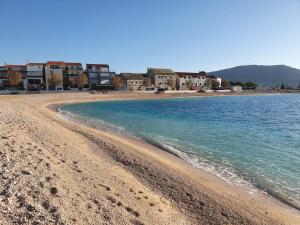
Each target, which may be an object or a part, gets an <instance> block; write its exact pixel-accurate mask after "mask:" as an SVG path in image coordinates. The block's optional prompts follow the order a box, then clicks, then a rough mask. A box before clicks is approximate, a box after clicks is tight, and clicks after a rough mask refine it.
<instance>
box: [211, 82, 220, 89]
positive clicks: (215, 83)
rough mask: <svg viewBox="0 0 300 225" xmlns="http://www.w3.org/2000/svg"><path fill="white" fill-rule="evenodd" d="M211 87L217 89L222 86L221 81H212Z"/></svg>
mask: <svg viewBox="0 0 300 225" xmlns="http://www.w3.org/2000/svg"><path fill="white" fill-rule="evenodd" d="M211 87H212V89H213V90H215V89H217V88H218V87H220V83H219V82H218V81H216V80H213V81H212V84H211Z"/></svg>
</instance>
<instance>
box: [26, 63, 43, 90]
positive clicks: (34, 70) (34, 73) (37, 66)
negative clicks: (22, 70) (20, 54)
mask: <svg viewBox="0 0 300 225" xmlns="http://www.w3.org/2000/svg"><path fill="white" fill-rule="evenodd" d="M26 67H27V75H26V78H25V81H24V88H25V89H26V90H28V89H42V87H43V85H44V83H45V80H44V73H45V64H44V63H27V64H26Z"/></svg>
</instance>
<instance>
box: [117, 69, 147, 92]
mask: <svg viewBox="0 0 300 225" xmlns="http://www.w3.org/2000/svg"><path fill="white" fill-rule="evenodd" d="M121 76H122V77H124V78H125V80H126V87H127V90H129V91H145V90H147V88H150V87H151V79H150V78H149V77H148V76H147V74H145V73H121Z"/></svg>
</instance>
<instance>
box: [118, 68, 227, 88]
mask: <svg viewBox="0 0 300 225" xmlns="http://www.w3.org/2000/svg"><path fill="white" fill-rule="evenodd" d="M119 76H120V77H121V79H122V80H125V81H126V87H127V89H128V90H133V91H138V90H149V89H150V90H153V89H154V88H161V89H167V90H197V91H206V90H210V89H212V88H214V87H215V88H219V87H221V83H222V79H221V78H218V77H214V76H209V75H208V74H207V73H205V72H204V71H201V72H198V73H191V72H174V71H172V70H170V69H157V68H149V69H147V72H146V73H121V74H120V75H119Z"/></svg>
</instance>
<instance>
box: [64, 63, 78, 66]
mask: <svg viewBox="0 0 300 225" xmlns="http://www.w3.org/2000/svg"><path fill="white" fill-rule="evenodd" d="M65 65H66V66H81V63H74V62H65Z"/></svg>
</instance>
